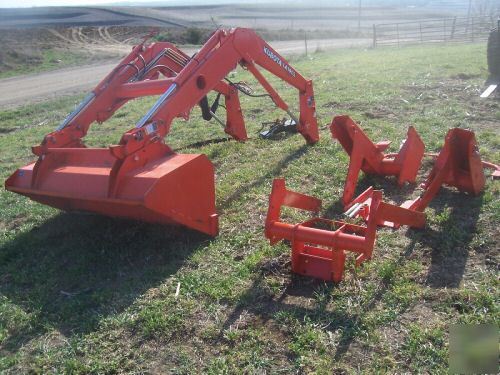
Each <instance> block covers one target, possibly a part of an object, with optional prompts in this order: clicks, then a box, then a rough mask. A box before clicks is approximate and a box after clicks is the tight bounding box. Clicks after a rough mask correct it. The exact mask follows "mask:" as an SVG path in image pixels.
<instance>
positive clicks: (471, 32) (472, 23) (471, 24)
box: [470, 17, 474, 42]
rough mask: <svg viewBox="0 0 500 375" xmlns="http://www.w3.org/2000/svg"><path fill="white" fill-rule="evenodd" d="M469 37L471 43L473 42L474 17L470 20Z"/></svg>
mask: <svg viewBox="0 0 500 375" xmlns="http://www.w3.org/2000/svg"><path fill="white" fill-rule="evenodd" d="M470 22H471V23H470V37H471V40H472V42H474V17H471V19H470Z"/></svg>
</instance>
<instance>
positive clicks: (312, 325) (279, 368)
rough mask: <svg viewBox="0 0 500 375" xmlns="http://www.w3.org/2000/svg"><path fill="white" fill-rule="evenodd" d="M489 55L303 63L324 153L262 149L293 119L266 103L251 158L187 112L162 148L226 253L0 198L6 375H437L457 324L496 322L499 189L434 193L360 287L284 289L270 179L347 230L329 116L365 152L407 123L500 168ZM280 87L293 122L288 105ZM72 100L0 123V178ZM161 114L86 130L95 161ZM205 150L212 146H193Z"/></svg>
mask: <svg viewBox="0 0 500 375" xmlns="http://www.w3.org/2000/svg"><path fill="white" fill-rule="evenodd" d="M484 55H485V48H484V46H482V45H461V46H442V47H439V48H435V47H433V48H431V47H415V48H404V49H399V50H396V49H379V50H345V51H340V50H339V51H336V52H334V53H318V54H315V55H312V56H311V57H309V58H305V57H301V58H294V59H293V60H292V61H291V64H292V65H293V66H294V67H295V68H296V69H297V70H298V71H300V72H301V73H303V75H304V76H306V77H308V78H311V79H313V81H314V84H315V91H316V102H317V111H318V117H319V119H320V127H321V136H322V138H321V141H320V142H319V143H318V144H316V145H314V146H307V145H305V142H304V140H303V139H302V138H301V137H300V136H297V135H296V136H291V137H288V138H283V139H281V140H279V141H263V140H259V139H258V137H257V131H258V129H259V128H260V122H262V121H268V120H272V119H274V118H275V117H277V116H282V113H281V112H279V111H276V110H274V109H273V107H272V105H271V103H269V101H268V100H266V99H265V98H261V99H256V98H247V97H242V106H243V109H244V113H245V118H246V121H247V125H248V127H247V128H248V131H249V134H250V135H251V137H252V139H250V140H249V141H248V142H246V143H237V142H234V141H222V140H221V138H224V133H223V132H222V130H221V128H220V127H219V126H218V125H217V124H216V123H205V122H203V121H202V120H199V110H198V109H194V110H193V113H192V119H191V120H190V121H189V123H185V122H183V121H177V122H176V123H175V124H174V126H173V129H172V132H171V135H170V136H169V137H168V138H167V143H168V144H169V145H171V146H172V147H173V148H174V149H177V150H182V152H185V153H205V154H207V155H208V156H209V158H210V159H211V160H212V162H213V163H214V165H215V167H216V180H217V182H216V184H217V185H216V189H217V207H218V212H219V214H220V215H221V233H220V235H219V236H218V237H217V238H215V239H210V238H206V237H203V236H201V235H199V234H197V233H194V232H191V231H188V230H184V229H173V228H169V227H162V226H156V225H149V224H144V223H138V222H132V221H125V220H114V219H109V218H104V217H100V216H94V215H76V214H69V213H61V212H59V211H57V210H54V209H51V208H48V207H45V206H41V205H39V204H36V203H33V202H31V201H29V200H27V199H25V198H23V197H21V196H18V195H15V194H12V193H8V192H6V191H4V190H2V191H1V192H0V199H1V200H0V371H4V372H7V373H9V372H11V373H18V372H28V371H29V370H32V371H35V372H73V373H89V372H94V373H123V372H158V373H165V372H167V373H193V372H203V373H214V374H215V373H254V372H263V371H267V372H269V373H280V372H281V373H292V372H299V373H311V372H316V373H324V374H331V373H332V372H336V373H343V372H348V373H356V372H362V373H367V374H371V373H374V372H377V371H378V372H392V373H394V372H412V373H417V372H420V373H426V372H427V373H445V372H446V369H447V366H448V364H447V358H448V327H449V325H450V324H452V323H457V322H463V323H478V322H490V323H495V324H498V323H499V313H498V296H499V294H498V280H497V273H496V272H497V266H498V236H499V231H498V228H499V222H500V216H499V200H498V197H499V188H500V185H499V183H498V182H492V181H490V180H489V181H488V183H487V186H486V190H485V192H484V194H482V195H481V196H479V197H469V196H466V195H465V194H461V193H458V192H457V191H455V190H453V189H446V188H445V189H442V191H441V193H440V195H439V196H438V198H437V199H436V200H435V201H433V203H432V204H431V207H430V208H429V209H428V210H427V214H428V225H427V227H426V228H425V229H424V230H409V229H406V228H402V229H399V230H397V231H393V230H389V229H381V230H380V231H379V237H378V242H377V245H376V249H375V252H374V259H373V261H371V262H369V263H367V264H366V265H365V266H363V267H362V268H360V269H358V270H354V269H353V263H352V262H350V263H349V269H348V270H347V272H346V278H345V281H344V282H343V283H341V284H340V285H338V286H335V285H330V284H324V283H321V282H317V281H314V280H310V279H308V278H301V277H295V276H292V275H291V274H290V261H289V248H288V247H287V246H286V245H284V244H280V245H278V246H275V247H271V246H269V244H268V243H267V242H266V240H265V238H264V236H263V220H264V217H265V213H266V209H267V199H268V194H269V192H270V187H271V183H272V179H273V178H274V177H279V176H282V177H286V179H287V184H288V186H289V187H290V188H291V189H295V190H298V191H301V192H305V193H309V194H312V195H315V196H317V197H319V198H322V199H323V202H324V214H325V215H327V216H328V217H335V216H337V215H340V214H341V207H340V204H339V203H338V199H339V197H340V195H341V191H342V187H343V182H344V178H345V175H346V172H347V165H348V158H347V156H346V155H345V153H344V152H343V150H342V149H341V148H340V146H339V145H338V144H336V143H335V142H333V141H332V140H331V138H330V135H329V132H328V128H327V126H326V125H328V124H329V122H330V121H331V118H332V115H333V114H349V115H351V116H353V117H354V118H355V119H356V120H358V121H359V122H361V124H362V126H363V128H364V129H365V130H366V132H367V134H368V135H369V136H370V137H371V138H372V139H374V140H381V139H389V140H392V141H393V142H394V144H393V146H392V148H391V150H397V146H398V145H399V142H400V140H401V139H403V138H404V136H405V134H406V129H407V126H408V125H410V124H412V125H414V126H415V127H416V129H417V131H418V132H419V133H420V135H421V136H422V138H423V140H424V142H425V144H426V146H427V151H437V150H439V148H440V146H441V145H442V143H443V140H444V136H445V134H446V131H447V129H448V128H450V127H466V128H471V129H473V130H474V131H475V132H476V136H477V138H478V141H479V144H480V147H481V152H482V155H483V157H484V158H485V159H487V160H491V161H496V162H498V161H499V160H500V147H499V146H500V136H499V135H498V123H499V122H500V106H499V103H498V101H496V102H495V101H492V100H491V101H483V100H479V98H478V96H479V95H478V94H479V91H480V89H481V87H482V84H483V82H484V80H485V78H486V76H487V72H486V66H485V58H482V57H481V56H484ZM239 79H245V80H246V79H248V76H247V75H246V74H244V73H242V72H239V73H237V74H236V76H235V77H233V80H239ZM271 81H272V82H273V84H274V85H275V87H276V88H277V89H278V90H279V91H280V92H281V93H283V97H284V98H285V99H286V100H287V102H288V103H290V104H291V105H292V107H293V108H295V109H296V108H297V100H296V99H297V96H296V92H294V91H293V90H291V89H287V88H286V85H285V84H284V83H282V82H279V81H277V80H275V79H272V80H271ZM78 99H79V98H65V99H62V100H60V101H55V102H50V103H45V104H37V105H33V106H28V107H22V108H19V109H17V110H11V111H2V112H0V150H1V152H0V160H1V162H0V176H1V177H2V178H3V179H5V178H7V177H8V175H9V174H10V173H11V172H13V171H14V170H15V168H16V167H18V166H20V165H22V164H23V163H26V162H28V161H30V160H31V159H32V156H31V154H30V146H31V145H33V144H36V143H38V142H39V141H40V140H41V138H42V137H43V135H44V134H45V133H46V132H48V131H49V130H51V129H53V128H54V127H55V125H56V124H57V123H58V122H59V121H60V120H62V119H63V118H64V116H65V114H66V113H67V112H69V111H70V110H71V109H72V108H73V106H74V105H75V104H76V103H77V101H78ZM153 101H154V100H153V99H146V100H141V101H136V102H133V103H130V104H129V105H127V106H126V107H124V108H123V109H121V110H120V111H119V112H118V113H117V114H116V115H115V117H114V119H112V120H111V121H109V122H108V123H106V124H104V125H95V126H94V127H93V128H92V130H91V132H90V134H89V136H88V143H89V144H90V145H93V146H107V145H108V144H110V143H116V142H117V141H118V140H119V137H120V135H121V133H122V132H123V131H125V129H128V128H130V127H132V125H133V124H134V123H135V121H136V120H137V119H139V118H140V117H141V115H142V114H143V113H145V111H146V110H147V108H148V107H149V106H150V105H151V104H152V103H153ZM206 140H216V141H214V142H208V143H205V144H202V145H201V146H200V142H201V141H206ZM430 166H431V164H430V163H428V162H426V163H424V168H423V170H422V176H423V175H424V173H426V172H427V171H428V170H429V168H430ZM422 176H420V181H421V180H422ZM371 184H373V185H374V186H376V187H379V188H384V190H385V194H386V197H387V199H389V200H394V201H396V202H398V203H399V202H400V201H401V199H403V198H402V197H401V190H399V189H398V188H397V187H396V185H395V184H394V181H392V180H391V179H384V178H378V177H362V178H361V180H360V183H359V184H358V189H359V190H360V191H361V190H362V189H363V188H365V187H367V186H369V185H371ZM404 191H405V193H407V195H408V196H415V195H417V194H418V190H417V189H415V190H413V188H412V187H409V188H405V190H404ZM179 282H180V285H181V287H180V295H179V297H178V298H175V290H176V286H177V284H178V283H179Z"/></svg>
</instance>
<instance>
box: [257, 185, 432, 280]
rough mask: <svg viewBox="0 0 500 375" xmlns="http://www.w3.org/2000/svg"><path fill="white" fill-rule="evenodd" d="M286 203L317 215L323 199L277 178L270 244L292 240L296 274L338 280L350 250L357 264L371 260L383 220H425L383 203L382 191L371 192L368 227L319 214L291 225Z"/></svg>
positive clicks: (268, 224)
mask: <svg viewBox="0 0 500 375" xmlns="http://www.w3.org/2000/svg"><path fill="white" fill-rule="evenodd" d="M283 206H286V207H292V208H297V209H302V210H306V211H310V212H312V213H315V214H317V213H318V212H319V210H320V209H321V200H319V199H317V198H314V197H311V196H308V195H305V194H300V193H297V192H294V191H290V190H288V189H287V188H286V186H285V180H284V179H275V180H274V182H273V187H272V191H271V195H270V197H269V208H268V212H267V218H266V227H265V235H266V237H267V238H268V239H269V241H270V243H271V244H275V243H277V242H279V241H281V240H288V241H290V244H291V248H292V271H293V272H294V273H297V274H301V275H305V276H311V277H314V278H318V279H322V280H325V281H333V282H336V283H338V282H340V281H341V280H342V278H343V275H344V267H345V260H346V256H347V254H348V252H351V253H354V254H356V266H359V265H360V264H361V263H363V262H364V261H366V260H369V259H371V257H372V253H373V248H374V245H375V239H376V231H377V225H378V224H379V223H380V222H384V221H393V222H394V221H397V222H398V223H400V224H404V225H416V226H418V225H422V223H423V222H424V220H425V218H424V214H423V213H421V212H414V211H410V210H407V209H404V208H401V207H398V206H394V205H392V204H388V203H385V202H383V201H382V192H381V191H379V190H373V191H372V195H371V201H370V207H369V209H370V216H369V218H368V221H367V224H366V226H361V225H355V224H351V223H347V222H344V221H337V220H329V219H325V218H320V217H314V218H312V219H310V220H307V221H305V222H302V223H299V224H289V223H285V222H283V221H281V218H280V216H281V208H282V207H283Z"/></svg>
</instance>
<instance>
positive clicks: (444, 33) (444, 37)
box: [443, 18, 446, 43]
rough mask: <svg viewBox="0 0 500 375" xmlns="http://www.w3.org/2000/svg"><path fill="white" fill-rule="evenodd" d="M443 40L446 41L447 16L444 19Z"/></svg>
mask: <svg viewBox="0 0 500 375" xmlns="http://www.w3.org/2000/svg"><path fill="white" fill-rule="evenodd" d="M443 42H445V43H446V18H445V19H443Z"/></svg>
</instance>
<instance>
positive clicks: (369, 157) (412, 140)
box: [330, 116, 425, 208]
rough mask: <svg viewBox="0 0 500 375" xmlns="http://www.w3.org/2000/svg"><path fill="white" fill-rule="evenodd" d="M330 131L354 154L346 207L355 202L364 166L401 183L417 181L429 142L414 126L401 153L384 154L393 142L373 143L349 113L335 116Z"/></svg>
mask: <svg viewBox="0 0 500 375" xmlns="http://www.w3.org/2000/svg"><path fill="white" fill-rule="evenodd" d="M330 131H331V133H332V137H333V138H334V139H337V140H338V141H339V143H340V144H341V145H342V148H343V149H344V150H345V151H346V152H347V154H349V156H350V162H349V169H348V172H347V177H346V181H345V185H344V193H343V196H342V203H343V204H344V206H345V207H346V208H348V207H350V205H351V201H352V198H353V197H354V193H355V191H356V185H357V181H358V176H359V172H360V171H361V170H362V171H363V172H365V173H367V174H378V175H382V176H396V177H397V179H398V184H399V185H403V184H404V183H405V182H411V183H413V182H415V178H416V176H417V172H418V169H419V168H420V163H421V160H422V157H423V156H424V149H425V146H424V143H423V142H422V140H421V139H420V136H419V135H418V133H417V131H416V130H415V128H413V127H412V126H410V127H409V129H408V135H407V138H406V140H405V141H404V143H403V145H402V146H401V148H400V150H399V152H398V153H397V154H384V153H383V151H384V150H385V149H387V147H389V145H390V142H387V141H384V142H379V143H376V144H375V143H373V142H372V141H371V140H370V139H369V138H368V137H367V135H366V134H365V133H364V132H363V130H362V129H361V128H360V127H359V125H358V124H356V123H355V122H354V121H353V120H352V119H351V118H350V117H349V116H337V117H334V118H333V121H332V124H331V125H330Z"/></svg>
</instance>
